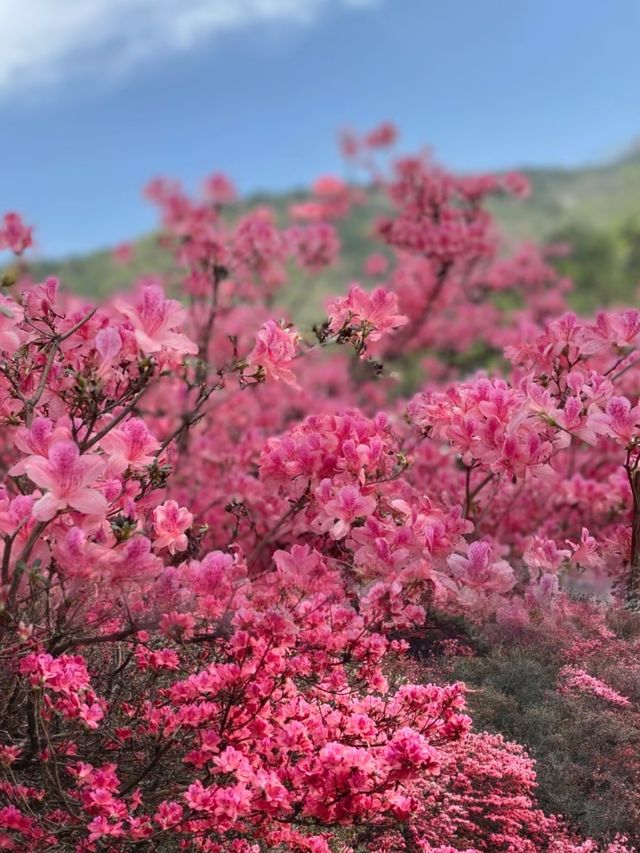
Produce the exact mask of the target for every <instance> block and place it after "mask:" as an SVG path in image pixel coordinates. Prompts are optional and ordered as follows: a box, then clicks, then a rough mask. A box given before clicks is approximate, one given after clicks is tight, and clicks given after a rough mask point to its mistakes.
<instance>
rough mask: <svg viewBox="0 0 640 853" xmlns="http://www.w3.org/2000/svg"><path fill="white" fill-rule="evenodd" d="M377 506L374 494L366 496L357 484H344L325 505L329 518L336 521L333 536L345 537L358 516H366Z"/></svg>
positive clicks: (324, 508)
mask: <svg viewBox="0 0 640 853" xmlns="http://www.w3.org/2000/svg"><path fill="white" fill-rule="evenodd" d="M326 482H327V481H326V480H325V481H324V483H326ZM320 488H322V485H321V486H320ZM375 508H376V499H375V498H374V497H373V496H371V495H370V496H368V497H365V496H364V495H362V494H361V493H360V490H359V489H358V488H357V487H356V486H343V487H342V488H341V489H340V490H339V492H338V493H337V495H336V496H335V498H333V500H330V501H328V502H327V503H326V504H325V505H324V507H323V510H324V514H325V516H326V517H327V519H329V520H331V521H333V522H334V523H333V525H332V527H331V529H330V531H329V533H330V536H331V538H332V539H344V537H345V536H346V535H347V533H348V532H349V530H350V529H351V525H352V524H353V522H354V521H355V520H356V518H366V517H367V516H369V515H371V513H373V512H374V510H375Z"/></svg>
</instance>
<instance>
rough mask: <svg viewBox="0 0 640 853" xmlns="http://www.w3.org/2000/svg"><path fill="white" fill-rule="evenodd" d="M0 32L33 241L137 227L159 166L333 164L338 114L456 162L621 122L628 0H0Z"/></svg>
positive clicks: (632, 4) (630, 97)
mask: <svg viewBox="0 0 640 853" xmlns="http://www.w3.org/2000/svg"><path fill="white" fill-rule="evenodd" d="M0 32H1V33H2V49H1V50H0V164H1V166H0V208H1V209H2V210H6V209H17V210H19V211H21V212H22V213H23V214H24V216H25V217H26V218H27V219H28V220H29V221H30V222H34V223H35V224H36V226H37V237H38V242H39V250H40V252H41V253H42V254H45V255H46V254H55V255H60V254H66V253H74V252H82V251H86V250H88V249H91V248H94V247H98V246H103V245H110V244H114V243H117V242H119V241H120V240H123V239H125V238H128V237H130V236H135V235H137V234H140V233H143V232H144V231H146V230H148V229H149V228H150V227H151V226H152V225H153V223H154V214H153V211H152V210H151V209H149V208H148V207H147V205H146V204H145V202H144V201H143V200H142V198H141V194H140V188H141V186H142V184H143V183H145V182H146V181H147V180H148V179H149V178H151V177H154V176H155V175H158V174H166V175H170V176H173V177H178V178H180V179H182V180H183V181H184V182H185V183H187V185H189V186H195V185H196V184H197V181H198V179H199V178H200V177H201V176H203V175H204V174H206V173H208V172H211V171H213V170H223V171H226V172H228V173H229V174H230V175H231V176H232V177H234V178H235V179H236V180H237V182H238V184H239V185H240V187H241V189H242V190H244V191H252V190H256V189H274V190H278V189H283V188H288V187H292V186H297V185H300V184H303V183H305V182H308V181H309V180H311V179H312V178H313V177H314V176H316V175H317V174H318V173H327V172H339V171H340V170H341V164H340V160H339V158H338V156H337V153H336V149H335V133H336V130H337V129H338V128H340V127H342V126H345V125H353V126H354V127H356V128H359V129H366V128H367V127H369V126H371V125H372V124H375V123H376V122H378V121H379V120H381V119H391V120H393V121H395V122H396V123H397V124H398V125H399V127H400V129H401V133H402V144H403V147H404V148H406V149H411V148H416V147H419V146H421V145H422V144H424V143H428V144H429V145H431V146H432V147H433V148H434V149H435V151H436V153H437V155H438V156H439V158H440V159H441V160H442V161H443V162H445V163H446V164H448V165H451V166H453V167H455V168H458V169H464V170H480V169H491V168H501V167H511V166H518V165H522V164H537V165H541V164H545V165H548V164H554V165H561V166H570V165H574V164H584V163H588V162H597V161H601V160H605V159H607V158H609V157H612V156H615V155H616V154H617V153H619V152H620V151H621V150H623V149H624V148H625V146H627V145H628V144H630V143H631V142H632V141H633V140H634V139H637V138H638V136H640V54H639V53H638V48H637V41H638V33H639V32H640V3H638V2H637V0H607V2H602V0H438V2H436V1H435V0H55V2H54V0H0Z"/></svg>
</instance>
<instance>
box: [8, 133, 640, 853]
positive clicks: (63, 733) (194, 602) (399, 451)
mask: <svg viewBox="0 0 640 853" xmlns="http://www.w3.org/2000/svg"><path fill="white" fill-rule="evenodd" d="M396 136H397V134H396V131H395V129H394V128H393V127H392V126H391V125H388V124H383V125H381V126H380V127H379V128H377V129H375V130H373V131H371V132H370V133H368V134H365V135H364V136H362V137H360V136H358V135H355V134H348V135H346V136H345V137H344V138H343V140H342V147H343V150H344V152H345V154H346V155H347V156H348V157H350V158H351V159H352V160H353V161H354V165H355V166H356V167H360V168H363V169H365V170H367V174H368V175H369V177H370V178H371V180H372V181H373V182H374V184H375V187H376V191H377V192H384V193H386V195H387V197H388V200H387V208H388V210H389V211H390V213H388V215H385V218H384V219H383V220H382V221H379V222H377V223H376V224H375V228H372V233H373V232H374V231H375V233H376V234H377V235H378V236H379V237H380V238H381V239H382V240H383V242H384V243H385V244H386V246H385V248H384V249H383V252H382V253H381V252H380V251H379V250H378V251H373V252H372V254H371V255H370V257H369V259H368V261H367V264H366V270H365V272H366V274H367V275H368V276H370V277H375V278H376V279H380V278H384V279H386V280H385V281H384V282H380V281H377V282H376V286H375V287H374V288H373V289H371V290H369V289H367V288H366V287H364V286H362V285H361V284H358V283H351V284H350V285H349V287H348V288H345V290H346V295H340V294H338V295H336V296H335V297H333V298H331V299H330V300H329V302H328V304H327V318H326V320H325V321H324V322H323V323H319V324H318V325H317V326H316V327H315V328H314V331H313V333H309V332H307V331H305V330H304V329H298V328H296V327H295V326H294V325H293V324H292V322H291V318H289V317H287V316H283V313H282V311H281V310H280V309H279V308H278V307H277V306H278V304H279V303H278V301H277V300H278V295H279V291H280V290H281V288H282V287H283V285H284V284H285V283H286V282H287V280H288V278H289V277H291V276H292V274H293V277H294V279H295V269H296V268H299V269H302V270H303V271H304V273H305V275H306V274H309V273H312V274H314V275H321V274H322V271H323V270H324V269H325V268H327V267H329V266H331V265H333V264H334V263H336V262H337V260H338V256H339V252H340V240H339V232H338V229H339V221H340V219H342V218H343V217H344V216H345V215H346V213H347V212H348V211H349V209H350V208H351V206H353V205H356V204H357V205H362V204H364V203H365V202H366V193H365V192H364V191H361V190H354V189H353V188H352V187H350V186H349V185H347V184H345V183H344V182H342V181H340V180H338V179H336V178H331V177H325V178H322V179H320V180H319V181H317V182H316V184H315V185H314V186H313V189H312V192H311V194H310V196H309V199H308V200H305V201H302V202H301V203H300V204H297V205H295V207H294V209H292V210H291V211H290V215H291V220H292V221H288V222H286V223H282V222H280V221H278V219H277V217H276V216H275V215H274V214H273V213H272V212H271V211H269V210H267V209H257V210H252V211H249V212H246V211H245V212H243V213H242V214H238V215H234V214H233V210H232V209H228V208H229V206H233V205H235V203H236V190H235V188H234V186H233V184H232V183H231V182H230V181H229V180H228V179H227V178H226V177H224V176H221V175H213V176H212V177H211V178H209V179H207V181H206V182H205V183H204V186H203V195H202V198H200V199H195V200H194V199H192V198H190V197H189V196H187V195H186V194H185V193H184V191H183V190H182V188H181V187H180V186H178V185H177V184H174V183H171V182H168V181H163V180H158V181H154V182H153V183H152V184H151V185H150V186H149V187H148V188H147V195H148V197H149V198H150V199H152V200H153V201H154V202H155V203H156V204H158V205H159V207H160V210H161V216H162V224H163V230H164V233H163V236H162V237H161V243H162V246H163V247H164V249H165V250H166V251H169V252H170V253H171V254H172V256H173V259H174V271H173V272H172V273H170V274H168V275H167V276H166V278H165V280H159V279H155V278H143V279H142V280H140V281H138V282H137V283H136V285H135V288H134V292H133V294H132V295H130V296H122V297H119V298H116V299H114V300H112V301H110V302H108V303H106V304H104V305H101V306H97V307H96V306H93V305H89V304H86V303H85V302H84V301H83V300H81V299H79V298H77V297H75V296H74V295H72V294H70V293H65V292H63V291H61V290H60V289H59V287H58V282H57V281H56V280H54V279H48V280H47V281H45V282H42V283H36V282H30V281H28V280H27V278H26V277H25V276H23V279H22V280H21V281H20V282H19V283H17V284H16V285H15V289H14V290H13V291H12V292H10V293H9V292H8V293H7V294H6V295H3V296H2V297H0V419H1V426H2V430H1V432H0V436H1V437H2V441H1V442H0V459H1V461H2V465H3V485H2V487H1V489H0V537H1V541H2V546H1V567H0V571H1V578H0V667H1V668H0V677H1V687H2V689H1V691H0V848H1V849H6V850H30V851H34V853H36V851H50V850H61V851H65V850H68V851H75V853H89V851H110V853H115V851H136V850H150V851H154V850H155V851H172V850H176V851H177V850H194V851H206V853H227V851H228V853H259V852H260V851H312V853H329V851H334V853H339V851H340V852H341V853H347V851H354V853H355V851H365V850H380V851H388V853H392V851H424V853H426V851H432V853H449V852H450V851H464V850H466V851H467V853H471V851H476V853H477V851H483V853H484V851H487V853H489V851H496V853H502V851H504V853H507V851H516V853H534V851H543V850H544V851H550V853H571V851H573V853H594V851H609V853H625V851H626V853H628V851H632V850H633V849H635V848H634V847H633V842H634V840H636V839H635V838H634V836H633V830H632V829H629V828H627V827H625V828H624V829H625V835H624V836H623V835H622V834H618V829H620V830H621V829H622V827H619V828H616V827H615V826H614V827H610V826H608V827H607V828H606V830H603V831H602V832H600V833H598V832H596V833H594V834H595V835H598V834H599V836H600V837H599V838H597V839H596V840H593V839H592V838H588V837H584V836H581V835H580V832H579V827H578V826H577V825H576V823H575V821H574V820H573V815H572V814H570V813H568V810H567V814H566V815H565V816H563V815H562V814H557V813H554V812H553V811H549V810H547V812H545V811H544V810H543V808H542V807H541V805H540V803H539V802H538V801H537V800H536V796H537V795H536V771H535V766H534V762H533V760H532V758H531V757H530V756H529V755H528V754H527V753H526V751H525V750H524V749H523V747H521V746H518V745H517V744H514V743H512V742H510V741H509V740H507V739H505V738H503V737H501V736H499V735H497V734H488V733H486V732H485V733H483V732H482V731H481V730H474V728H473V724H472V720H471V718H470V716H469V714H468V708H467V701H468V700H467V691H466V688H465V686H464V685H463V684H462V683H460V681H459V680H458V679H457V678H455V677H449V676H452V673H453V670H452V668H449V669H448V665H440V666H439V667H431V668H424V667H420V666H416V664H415V662H414V660H413V658H412V656H411V654H410V650H411V649H412V648H413V647H414V645H415V642H416V638H418V640H419V639H420V638H424V637H428V635H429V631H431V630H432V629H433V628H434V627H438V626H442V625H445V626H447V625H448V626H452V625H455V624H463V625H465V626H466V628H465V631H466V632H467V633H468V635H469V636H472V635H473V634H474V632H475V634H476V635H477V636H478V637H482V642H483V643H485V644H487V643H489V644H490V643H492V642H494V643H496V644H498V643H499V642H502V640H503V639H504V638H505V637H511V638H517V637H522V636H523V635H527V634H528V635H531V634H532V633H535V632H536V631H537V632H540V633H541V634H544V635H545V636H546V637H547V639H548V641H549V642H552V643H555V646H554V648H555V649H556V650H557V655H558V657H559V658H563V660H562V664H561V665H559V666H558V667H557V670H558V671H557V673H556V675H557V679H556V682H555V683H554V686H553V689H554V690H555V691H556V693H557V696H558V697H560V698H561V699H562V701H563V702H569V701H573V699H574V698H575V697H576V696H578V697H584V696H585V695H588V701H594V702H601V703H603V707H604V708H606V709H607V711H606V712H607V713H610V712H612V709H613V711H614V712H615V713H618V714H625V715H631V714H633V713H635V710H636V703H637V702H638V701H639V700H640V695H638V693H637V691H636V693H635V694H634V693H633V691H631V690H630V689H627V688H624V686H623V685H621V684H619V683H618V682H616V683H615V684H614V683H609V681H608V679H607V678H606V674H605V673H603V672H601V671H600V669H599V665H597V664H598V661H597V660H596V658H597V655H596V649H595V646H594V647H593V648H590V647H589V648H588V647H587V646H588V643H590V642H591V643H595V644H596V645H597V643H600V646H599V647H598V649H599V651H600V652H601V651H602V644H603V643H605V644H606V641H607V638H609V639H611V638H612V636H613V635H611V634H607V631H608V630H609V629H608V628H607V618H609V615H610V614H613V613H618V612H623V610H624V609H625V608H626V611H629V612H628V613H627V615H628V616H629V618H630V619H634V618H635V617H634V616H633V612H632V611H633V609H634V608H635V605H636V604H637V601H638V597H639V595H640V432H639V426H640V406H639V405H638V392H639V380H640V367H639V365H638V357H637V345H638V341H639V340H640V314H639V313H638V312H637V311H635V310H623V309H620V310H613V311H610V312H608V313H606V314H600V315H598V316H597V317H595V318H589V317H577V316H575V315H574V314H572V313H570V312H569V311H568V309H567V303H566V299H567V295H568V292H569V290H570V284H569V283H568V282H567V281H565V280H563V279H561V278H560V277H559V276H558V275H557V274H556V273H555V271H554V270H553V268H552V266H551V265H550V264H549V262H548V259H547V258H546V257H545V255H544V253H543V252H542V251H541V250H537V249H535V248H534V247H531V246H526V247H524V248H523V249H521V250H519V251H518V252H517V253H516V254H515V255H514V256H512V257H505V256H504V255H503V254H502V253H501V251H500V243H499V236H498V234H497V233H496V230H495V227H494V223H493V220H492V218H491V216H490V214H489V213H488V211H487V209H486V206H485V203H484V202H485V200H486V199H487V198H489V197H490V196H491V195H493V194H496V193H505V192H506V193H511V194H515V195H523V194H525V192H526V185H525V183H524V182H523V180H521V179H520V178H519V177H518V176H515V175H507V176H504V177H500V178H494V177H491V176H481V177H477V178H470V177H464V178H458V177H455V176H453V175H451V174H449V173H448V172H446V171H444V170H443V169H442V168H440V167H439V166H436V165H435V164H434V163H432V162H431V161H430V160H429V159H426V158H424V157H409V158H402V159H400V160H398V161H397V162H395V163H391V164H390V165H387V164H386V163H385V162H384V155H383V152H384V151H385V150H386V149H388V148H389V147H390V146H392V145H393V144H394V143H395V141H396ZM381 160H382V162H381ZM30 243H31V229H30V228H28V227H26V226H25V225H24V224H23V223H22V220H20V219H19V217H17V216H16V215H15V214H8V215H7V216H6V217H5V220H4V223H3V226H2V229H0V246H1V247H2V248H8V249H11V250H12V251H13V252H14V253H16V254H21V253H22V252H23V251H24V250H25V249H27V248H28V246H29V245H30ZM372 249H374V250H375V244H374V245H373V246H372ZM125 255H126V253H124V252H123V251H119V252H118V257H119V260H120V261H122V260H126V257H125ZM292 286H295V285H292ZM170 289H173V291H174V292H173V295H172V296H169V295H168V293H169V290H170ZM505 294H508V296H509V298H508V299H505V298H503V297H504V295H505ZM505 306H506V307H505ZM502 353H504V360H503V361H502V360H501V354H502ZM387 365H388V366H389V367H387ZM488 365H499V367H496V368H495V369H493V368H492V369H491V370H489V369H488ZM483 366H484V368H483ZM417 372H420V373H421V376H422V379H421V382H420V384H421V386H423V387H421V389H420V390H419V391H418V392H417V393H415V394H414V395H412V396H411V399H408V400H405V399H403V398H402V387H403V382H404V381H405V379H404V378H403V377H405V378H406V375H408V374H410V373H411V374H413V375H414V376H415V374H416V373H417ZM405 387H406V386H405ZM414 390H415V389H414ZM585 599H587V601H586V603H585ZM626 611H625V612H626ZM445 634H446V631H445ZM578 637H580V638H583V640H584V642H585V643H587V646H583V647H580V648H578V647H577V646H576V645H575V644H576V643H577V639H576V638H578ZM500 638H502V639H500ZM549 638H551V639H549ZM612 642H613V640H612ZM458 643H459V641H458V639H457V638H456V637H454V636H443V637H442V646H441V648H442V649H443V650H447V649H452V648H454V647H455V648H456V649H458V650H459V649H464V648H470V649H471V651H470V655H471V657H473V656H474V655H473V649H472V648H471V647H466V646H464V644H463V645H460V646H459V645H458ZM616 643H618V644H621V645H622V646H623V647H624V648H625V649H626V651H627V653H628V652H629V650H630V649H631V648H632V642H631V640H629V642H628V643H627V644H626V645H625V641H624V639H622V638H617V639H616ZM591 652H593V654H591ZM463 657H464V655H463ZM623 659H625V658H624V655H622V654H621V655H620V660H623ZM443 660H447V655H446V654H445V655H443ZM600 668H601V667H600ZM429 674H430V675H431V676H432V677H433V681H432V682H429V681H428V679H427V675H429ZM630 677H631V676H629V678H630ZM618 681H620V678H618ZM476 690H477V688H474V692H476ZM559 701H560V700H559ZM475 702H476V699H475V698H474V699H473V702H472V704H475ZM603 713H604V712H603ZM625 719H626V718H625ZM629 719H631V718H630V717H629ZM628 724H629V725H632V723H630V722H629V723H628ZM633 784H634V785H636V786H637V785H638V784H639V783H638V779H636V780H635V781H634V782H633ZM634 790H637V789H634ZM558 811H562V810H561V809H558Z"/></svg>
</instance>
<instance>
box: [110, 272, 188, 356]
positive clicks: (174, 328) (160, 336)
mask: <svg viewBox="0 0 640 853" xmlns="http://www.w3.org/2000/svg"><path fill="white" fill-rule="evenodd" d="M114 305H115V307H116V308H117V310H118V311H119V312H120V313H121V314H124V316H125V317H127V318H128V319H129V320H130V322H131V324H132V325H133V328H134V332H135V336H136V341H137V342H138V346H139V347H140V349H141V350H142V352H144V353H154V352H160V351H161V350H162V349H169V350H174V351H175V352H179V353H184V354H190V355H196V354H197V352H198V347H197V345H196V344H195V343H194V342H193V341H192V340H190V339H189V338H188V337H187V336H186V335H184V334H182V333H181V332H179V331H178V328H179V327H180V326H181V325H182V324H183V322H184V320H185V311H184V309H183V307H182V306H181V305H180V303H179V302H178V301H177V300H176V299H166V298H165V295H164V290H163V289H162V287H161V286H160V285H159V284H146V285H144V286H143V287H142V288H141V290H140V293H139V294H138V297H137V299H136V301H135V302H134V303H133V305H131V304H129V303H127V302H125V301H124V300H122V299H117V300H116V301H115V302H114Z"/></svg>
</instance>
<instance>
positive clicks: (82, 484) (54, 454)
mask: <svg viewBox="0 0 640 853" xmlns="http://www.w3.org/2000/svg"><path fill="white" fill-rule="evenodd" d="M24 467H25V471H26V473H27V475H28V476H29V478H30V479H31V480H32V481H33V482H34V483H35V484H36V486H40V488H42V489H47V492H46V494H45V495H43V497H41V498H40V499H39V500H38V501H36V503H35V505H34V507H33V515H34V518H37V519H38V521H49V519H51V518H53V516H54V515H55V514H56V512H58V511H59V510H62V509H66V508H67V507H70V508H71V509H75V510H77V511H78V512H82V513H85V514H86V515H102V514H103V513H104V512H105V511H106V509H107V500H106V498H105V496H104V495H103V494H101V493H100V492H99V491H97V490H96V489H95V488H91V486H92V485H93V484H95V482H96V480H97V479H98V477H100V475H101V474H102V473H103V471H104V467H105V464H104V460H103V459H101V458H100V457H99V456H95V455H92V454H88V453H86V454H84V455H80V451H79V450H78V447H77V445H76V444H75V443H74V442H73V441H65V440H63V441H57V442H55V443H54V444H52V445H51V447H50V448H49V453H48V456H47V457H46V458H45V457H43V456H31V457H29V459H27V460H26V462H25V465H24Z"/></svg>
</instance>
